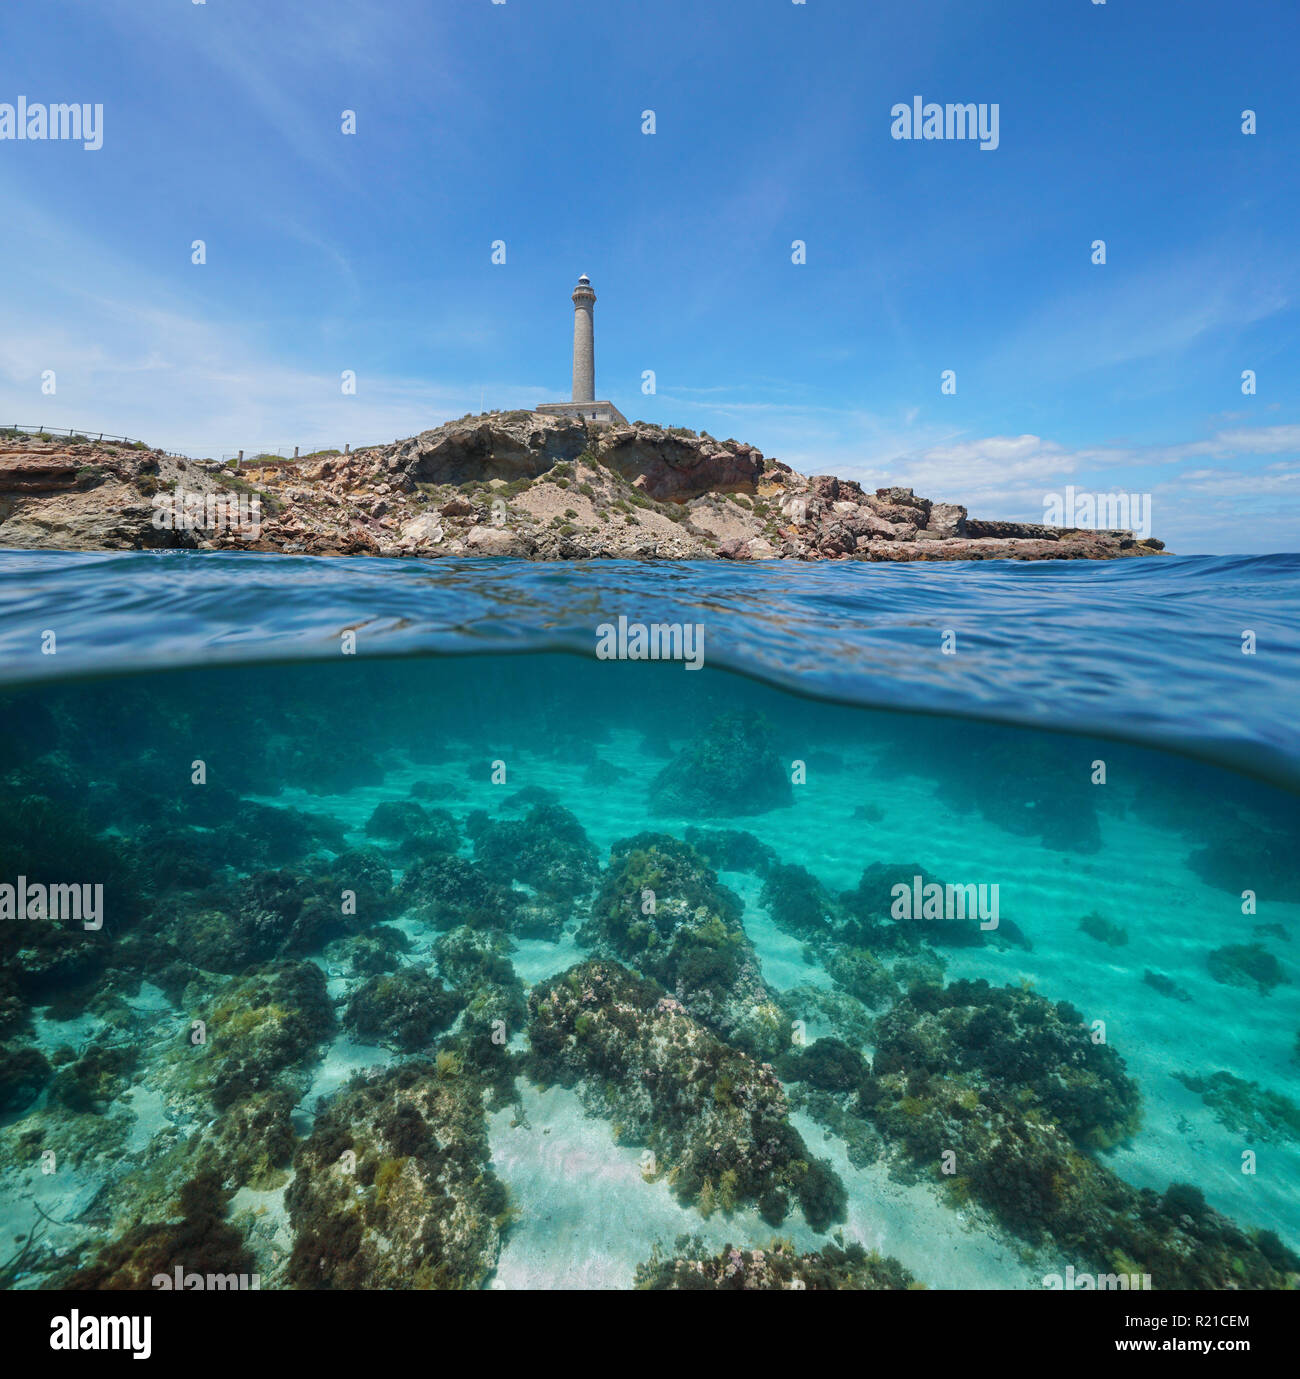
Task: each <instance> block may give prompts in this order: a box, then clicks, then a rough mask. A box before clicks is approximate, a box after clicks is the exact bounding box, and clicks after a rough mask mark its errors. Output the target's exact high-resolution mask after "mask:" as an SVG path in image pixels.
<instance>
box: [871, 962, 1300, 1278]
mask: <svg viewBox="0 0 1300 1379" xmlns="http://www.w3.org/2000/svg"><path fill="white" fill-rule="evenodd" d="M954 985H955V986H958V985H960V986H965V987H970V986H972V985H974V986H978V985H981V984H979V983H974V984H972V983H954ZM939 994H940V993H937V992H934V993H930V995H929V998H928V999H927V997H926V996H924V995H921V997H920V999H919V1001H918V993H917V992H915V991H914V992H913V993H912V994H911V995H910V996H909V997H907V998H906V1000H905V1001H904V1002H902V1003H900V1005H902V1006H904V1007H910V1016H909V1013H908V1011H907V1010H903V1011H900V1012H898V1014H899V1015H901V1016H902V1017H903V1019H902V1021H901V1025H900V1022H899V1021H897V1020H895V1018H894V1017H895V1012H891V1013H890V1015H887V1016H884V1017H882V1020H881V1021H878V1022H877V1027H878V1029H881V1026H882V1024H883V1025H884V1028H883V1029H882V1030H881V1032H882V1036H883V1041H884V1042H883V1043H882V1046H881V1048H880V1049H878V1051H877V1055H876V1060H875V1066H874V1068H873V1075H872V1077H871V1078H869V1079H868V1080H867V1081H866V1082H864V1083H863V1086H862V1088H861V1090H860V1092H859V1094H858V1109H859V1113H860V1114H862V1115H863V1116H865V1117H866V1118H867V1119H868V1120H870V1121H871V1122H872V1123H873V1124H874V1125H875V1126H876V1128H877V1129H878V1130H879V1131H880V1133H881V1134H882V1136H883V1137H884V1140H885V1142H886V1144H887V1145H889V1146H891V1147H892V1148H893V1149H894V1150H895V1151H896V1152H897V1153H898V1154H900V1155H902V1156H903V1158H904V1161H905V1162H908V1163H910V1164H911V1165H913V1166H914V1167H915V1168H917V1169H919V1170H921V1171H924V1172H927V1173H928V1174H930V1175H932V1176H933V1177H934V1178H935V1179H936V1180H937V1181H938V1182H940V1183H942V1184H943V1185H944V1187H945V1188H946V1190H947V1192H948V1195H949V1199H950V1201H951V1202H952V1204H953V1205H954V1206H961V1205H964V1204H965V1203H966V1202H968V1201H970V1200H971V1199H974V1200H975V1201H978V1202H980V1203H981V1204H983V1205H984V1206H985V1207H987V1208H988V1209H989V1210H990V1211H992V1212H993V1213H994V1214H995V1215H996V1216H997V1218H998V1219H999V1220H1000V1221H1001V1222H1002V1223H1003V1224H1004V1225H1006V1226H1008V1227H1009V1228H1010V1229H1011V1230H1013V1231H1015V1232H1016V1233H1017V1234H1018V1235H1021V1236H1023V1237H1024V1238H1025V1239H1027V1240H1030V1241H1033V1242H1036V1243H1042V1242H1045V1241H1048V1240H1050V1241H1052V1242H1054V1243H1055V1244H1056V1245H1057V1246H1058V1247H1060V1248H1061V1250H1062V1251H1064V1253H1065V1257H1066V1258H1067V1259H1071V1260H1079V1261H1088V1262H1089V1263H1090V1264H1091V1265H1093V1266H1096V1267H1097V1268H1099V1269H1101V1270H1102V1271H1103V1272H1106V1271H1113V1272H1115V1273H1117V1274H1129V1275H1132V1274H1144V1273H1145V1274H1149V1275H1150V1277H1151V1286H1152V1287H1155V1288H1160V1289H1179V1288H1203V1289H1215V1288H1283V1287H1287V1286H1289V1284H1288V1274H1289V1273H1290V1272H1291V1271H1293V1270H1294V1269H1295V1268H1296V1267H1297V1261H1295V1257H1294V1256H1293V1255H1292V1254H1291V1253H1290V1251H1289V1250H1287V1249H1286V1247H1285V1246H1283V1245H1282V1244H1281V1242H1280V1241H1278V1240H1277V1238H1276V1237H1275V1236H1273V1235H1272V1234H1271V1232H1246V1231H1243V1230H1241V1229H1239V1228H1238V1227H1236V1226H1234V1225H1233V1223H1232V1222H1231V1221H1229V1220H1228V1219H1227V1218H1226V1217H1223V1216H1221V1215H1219V1214H1218V1213H1217V1212H1214V1211H1212V1210H1210V1209H1209V1208H1208V1207H1205V1208H1204V1209H1203V1210H1197V1211H1196V1212H1195V1213H1194V1214H1190V1215H1189V1213H1188V1210H1187V1208H1188V1204H1189V1202H1190V1201H1191V1200H1192V1199H1191V1197H1190V1195H1189V1194H1188V1193H1187V1192H1186V1191H1185V1190H1183V1189H1181V1188H1180V1187H1178V1186H1177V1185H1175V1187H1174V1188H1171V1189H1170V1191H1169V1192H1168V1193H1166V1194H1165V1196H1163V1197H1162V1196H1160V1195H1159V1194H1157V1193H1156V1192H1154V1191H1152V1190H1151V1189H1149V1188H1143V1189H1140V1190H1139V1189H1135V1188H1133V1187H1131V1186H1130V1185H1129V1184H1127V1183H1125V1182H1124V1181H1123V1180H1122V1179H1120V1178H1119V1177H1117V1176H1116V1175H1115V1174H1114V1173H1112V1172H1111V1171H1110V1170H1109V1169H1108V1168H1106V1167H1104V1166H1103V1165H1102V1164H1100V1163H1098V1162H1097V1160H1096V1159H1094V1158H1092V1157H1091V1156H1090V1155H1089V1154H1088V1153H1086V1152H1084V1151H1083V1150H1082V1149H1081V1148H1080V1147H1079V1144H1078V1141H1079V1139H1080V1138H1082V1139H1084V1140H1089V1141H1092V1142H1096V1141H1097V1138H1098V1137H1097V1136H1096V1135H1094V1134H1093V1133H1092V1132H1091V1131H1085V1133H1084V1134H1083V1135H1082V1136H1080V1131H1081V1130H1082V1129H1083V1128H1084V1127H1085V1126H1086V1125H1089V1124H1091V1125H1092V1127H1093V1128H1094V1129H1097V1128H1100V1129H1101V1131H1102V1133H1101V1136H1100V1139H1101V1142H1103V1143H1104V1142H1105V1141H1107V1140H1109V1139H1110V1138H1111V1136H1112V1130H1111V1129H1110V1128H1109V1127H1113V1126H1114V1125H1115V1119H1116V1116H1117V1114H1119V1113H1120V1112H1122V1111H1123V1110H1124V1109H1125V1108H1126V1106H1127V1105H1128V1100H1129V1098H1126V1097H1124V1096H1123V1095H1122V1089H1121V1095H1119V1096H1118V1097H1117V1096H1116V1095H1112V1093H1114V1092H1115V1091H1116V1084H1115V1082H1114V1080H1113V1079H1111V1078H1107V1077H1105V1076H1103V1077H1101V1078H1096V1077H1095V1075H1094V1074H1095V1070H1093V1072H1091V1073H1090V1072H1088V1071H1086V1070H1084V1072H1083V1076H1082V1081H1081V1083H1080V1084H1079V1085H1077V1086H1076V1085H1072V1084H1074V1083H1075V1082H1076V1081H1077V1080H1078V1079H1079V1075H1080V1068H1079V1065H1078V1064H1074V1065H1071V1064H1070V1063H1069V1061H1068V1060H1062V1059H1060V1058H1057V1059H1056V1060H1055V1061H1056V1067H1055V1069H1054V1070H1052V1071H1050V1072H1049V1073H1048V1074H1047V1076H1046V1077H1045V1078H1044V1079H1038V1078H1034V1077H1033V1076H1032V1073H1031V1074H1030V1076H1029V1077H1028V1078H1027V1079H1025V1080H1021V1078H1017V1080H1013V1081H1006V1080H1001V1079H1000V1078H998V1077H990V1076H989V1072H988V1071H987V1070H986V1068H985V1067H984V1066H983V1065H984V1064H985V1063H986V1062H987V1061H988V1059H987V1058H986V1057H984V1056H982V1055H980V1054H978V1053H977V1054H976V1057H975V1059H974V1062H975V1064H976V1065H977V1066H978V1071H977V1072H973V1073H972V1072H970V1071H963V1070H962V1062H963V1061H964V1058H965V1056H964V1055H958V1060H957V1062H956V1063H955V1064H954V1063H949V1062H947V1061H946V1060H945V1058H944V1056H942V1055H940V1056H939V1057H937V1058H936V1057H934V1056H933V1055H934V1054H935V1053H936V1052H937V1048H936V1045H935V1044H934V1042H933V1041H932V1039H931V1038H930V1037H929V1036H930V1034H932V1033H933V1030H932V1028H931V1029H930V1030H929V1031H926V1030H917V1031H915V1033H914V1034H913V1035H912V1036H911V1037H909V1036H908V1034H907V1032H906V1028H905V1027H906V1026H907V1025H908V1024H909V1023H910V1020H911V1019H914V1018H915V1017H916V1015H917V1014H918V1012H919V1011H921V1010H924V1009H925V1007H927V1005H929V1004H930V1003H932V1002H933V1000H934V998H935V997H936V996H938V995H939ZM926 1013H927V1014H928V1013H930V1012H928V1011H927V1012H926ZM1036 1013H1037V1014H1043V1015H1047V1012H1046V1011H1043V1010H1042V1008H1041V1007H1039V1008H1037V1011H1035V1010H1031V1009H1030V1008H1025V1009H1024V1010H1023V1011H1021V1012H1020V1015H1021V1017H1029V1020H1030V1021H1032V1019H1033V1018H1034V1016H1035V1014H1036ZM927 1023H928V1022H927ZM1050 1023H1051V1021H1050V1019H1049V1026H1050ZM972 1033H974V1034H976V1035H978V1036H979V1037H980V1038H981V1039H983V1037H984V1036H983V1035H982V1034H981V1033H980V1031H979V1030H978V1029H974V1030H972V1028H971V1027H970V1026H967V1028H966V1031H965V1034H966V1035H967V1036H969V1035H971V1034H972ZM1059 1033H1060V1031H1057V1032H1056V1034H1053V1035H1052V1037H1051V1044H1055V1042H1056V1038H1057V1035H1059ZM1045 1052H1046V1055H1047V1060H1048V1066H1049V1067H1050V1065H1051V1062H1052V1061H1053V1055H1052V1053H1051V1050H1050V1045H1049V1048H1048V1050H1046V1051H1045ZM1026 1054H1028V1049H1026ZM999 1061H1000V1060H999ZM1016 1061H1018V1060H1016ZM1021 1071H1022V1074H1023V1073H1024V1072H1028V1071H1029V1070H1028V1069H1022V1070H1021ZM1104 1071H1105V1070H1103V1072H1104ZM1004 1072H1005V1069H1004ZM1054 1083H1055V1084H1056V1085H1055V1086H1054V1085H1053V1084H1054ZM1081 1094H1082V1097H1081ZM1135 1095H1136V1094H1135V1093H1134V1094H1133V1096H1134V1097H1135ZM1062 1106H1063V1108H1064V1112H1065V1114H1064V1116H1063V1119H1064V1121H1065V1125H1061V1124H1058V1123H1057V1122H1056V1121H1055V1120H1054V1119H1052V1114H1053V1112H1052V1110H1049V1107H1051V1108H1061V1107H1062ZM1099 1114H1100V1115H1101V1116H1102V1117H1104V1118H1105V1123H1104V1125H1101V1126H1099V1125H1098V1122H1097V1117H1098V1115H1099ZM1067 1125H1068V1126H1070V1129H1069V1132H1068V1133H1067V1129H1066V1126H1067ZM948 1153H952V1154H954V1155H955V1166H956V1169H957V1172H956V1174H955V1175H951V1176H949V1175H947V1174H945V1173H944V1172H943V1171H942V1168H941V1165H943V1163H944V1162H945V1160H944V1155H945V1154H948ZM1198 1196H1199V1194H1198Z"/></svg>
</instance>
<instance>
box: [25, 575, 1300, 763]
mask: <svg viewBox="0 0 1300 1379" xmlns="http://www.w3.org/2000/svg"><path fill="white" fill-rule="evenodd" d="M620 615H623V616H626V617H627V618H628V619H629V620H631V621H637V622H643V623H656V622H681V623H699V624H701V625H702V626H703V627H704V636H705V660H706V662H707V664H709V665H711V666H713V667H714V668H721V669H726V670H730V671H735V672H739V673H741V674H744V675H747V676H750V677H753V678H755V679H758V680H761V681H764V682H766V683H768V684H771V685H774V686H777V687H779V688H781V689H783V690H786V691H788V692H792V693H796V694H800V695H803V696H808V697H813V698H821V699H827V700H832V701H836V702H840V703H846V704H852V705H857V706H861V707H869V708H882V709H891V710H902V711H906V712H912V713H929V714H944V715H957V716H967V717H974V718H980V719H988V720H993V721H999V722H1006V723H1013V724H1020V725H1026V726H1033V727H1036V728H1042V729H1048V730H1055V731H1061V732H1070V733H1087V734H1096V735H1102V736H1107V737H1112V738H1120V739H1124V740H1128V741H1134V742H1138V743H1140V744H1144V745H1156V746H1162V747H1165V748H1169V749H1173V750H1177V751H1180V752H1184V753H1188V754H1191V755H1195V756H1200V757H1203V758H1206V759H1209V760H1212V761H1214V762H1216V763H1217V764H1219V765H1222V766H1226V767H1228V768H1230V769H1233V770H1236V771H1239V772H1243V773H1246V774H1252V775H1258V776H1262V777H1264V778H1266V779H1269V780H1271V781H1272V782H1273V783H1275V784H1281V785H1284V786H1287V787H1288V788H1291V789H1300V730H1298V729H1297V727H1296V725H1295V722H1294V718H1295V714H1294V705H1295V697H1296V686H1297V684H1300V555H1266V556H1195V557H1161V558H1159V559H1154V558H1153V559H1148V560H1131V561H1115V562H1106V563H1100V562H1084V561H1070V562H1066V561H1059V562H1058V561H1051V562H1017V561H985V562H977V563H976V562H972V563H960V564H959V563H947V562H944V563H940V562H934V563H910V564H898V565H892V564H891V565H883V564H858V563H848V562H835V563H826V564H795V563H774V564H762V565H735V564H732V563H730V562H725V561H716V562H665V563H657V564H641V563H635V562H624V561H599V562H573V563H530V562H518V561H501V560H455V561H453V560H439V561H420V560H379V559H372V558H356V559H347V558H328V559H326V558H313V557H306V556H302V557H294V558H288V557H282V556H261V555H255V554H238V553H233V554H231V553H224V552H187V551H157V552H128V553H121V554H118V553H81V552H4V553H0V684H10V685H16V684H30V683H31V682H40V681H52V680H62V679H70V678H83V677H94V676H102V675H110V674H122V673H134V672H143V671H156V670H160V669H163V668H176V667H194V666H204V665H214V664H231V663H235V664H252V663H258V662H282V661H291V660H303V659H307V660H312V659H315V660H321V661H328V660H331V659H333V658H336V657H338V656H339V654H340V646H341V635H342V633H343V632H345V631H352V632H354V633H355V634H356V651H357V655H358V656H363V657H373V656H461V655H473V654H482V653H489V652H490V653H497V654H500V653H525V654H527V653H535V652H553V651H562V652H568V653H572V654H578V655H585V656H594V655H595V652H596V643H597V633H596V629H597V628H598V626H599V625H600V624H601V623H603V622H609V621H614V620H616V619H617V618H618V617H619V616H620ZM47 632H52V633H54V641H53V644H52V646H51V644H50V642H49V639H48V638H46V637H44V634H45V633H47ZM1247 634H1251V635H1252V636H1253V650H1251V648H1250V645H1249V643H1248V642H1247V640H1246V638H1247ZM945 644H946V645H947V648H948V650H946V651H945ZM1243 648H1245V649H1246V650H1248V651H1250V654H1243Z"/></svg>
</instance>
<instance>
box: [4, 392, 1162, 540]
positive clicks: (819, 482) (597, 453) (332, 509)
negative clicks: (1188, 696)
mask: <svg viewBox="0 0 1300 1379" xmlns="http://www.w3.org/2000/svg"><path fill="white" fill-rule="evenodd" d="M178 493H183V494H184V495H185V499H186V504H187V506H186V508H185V511H184V513H182V514H181V515H180V516H179V517H178V516H177V515H176V514H177V508H176V495H177V494H178ZM236 519H237V520H236ZM0 547H9V548H15V547H20V548H53V549H62V550H142V549H153V548H160V547H191V548H195V547H197V548H203V549H223V550H252V551H261V552H270V553H279V554H286V555H293V554H309V555H382V556H402V555H415V556H423V557H440V556H507V557H515V558H521V559H529V560H587V559H620V560H654V559H671V560H699V559H723V560H738V561H747V560H998V559H1021V560H1073V559H1086V560H1109V559H1113V558H1115V557H1120V556H1125V557H1126V556H1143V555H1154V554H1156V553H1158V552H1159V551H1161V550H1163V549H1164V547H1163V544H1162V543H1161V542H1159V541H1156V540H1152V539H1146V540H1138V539H1137V538H1135V537H1134V535H1133V533H1131V532H1127V531H1101V530H1084V529H1080V528H1073V527H1050V526H1044V525H1041V524H1037V523H1020V522H1000V521H987V520H981V519H978V518H971V517H969V516H968V515H967V512H966V509H965V508H964V507H961V506H960V505H958V504H956V503H940V502H933V501H931V500H930V499H928V498H922V497H920V496H918V495H917V494H915V493H914V492H913V491H912V490H911V489H910V488H901V487H891V488H880V489H877V490H875V492H867V491H865V490H864V489H863V488H862V486H861V485H860V484H858V483H857V482H855V481H854V480H851V479H841V478H837V477H836V476H834V475H830V474H819V475H814V476H813V477H811V478H808V477H805V476H804V475H801V474H798V473H796V472H795V471H794V470H793V469H791V468H790V467H789V466H788V465H786V464H783V463H781V462H780V461H779V460H775V459H771V458H769V457H766V456H764V455H763V453H762V452H761V451H759V450H756V449H754V447H753V446H749V445H744V444H742V443H740V442H739V441H735V440H725V441H719V440H715V439H714V438H713V437H712V436H710V435H708V434H707V433H701V434H698V435H697V434H696V433H694V432H691V431H687V430H684V429H683V428H680V427H669V428H664V427H660V426H651V425H647V424H646V423H644V422H632V423H629V424H626V425H619V426H610V427H597V426H594V425H592V426H589V425H587V424H586V423H584V422H583V421H582V420H580V419H577V418H573V417H563V416H551V415H544V414H542V413H538V412H505V413H490V414H486V415H483V416H478V417H465V418H462V419H461V420H459V421H453V422H448V423H446V424H445V425H443V426H439V427H435V428H434V429H433V430H430V431H424V432H421V434H420V435H418V436H413V437H410V438H409V439H407V440H402V441H395V442H394V443H393V444H391V445H386V446H377V447H372V448H369V449H364V450H358V451H355V452H353V453H351V454H343V455H340V454H338V453H336V452H329V453H321V454H316V455H310V456H305V457H303V458H302V459H297V460H292V461H290V460H283V459H279V458H277V457H258V458H257V459H254V460H250V461H249V462H248V463H246V464H245V465H243V466H242V467H241V468H240V469H239V470H238V471H236V470H233V469H231V468H229V467H225V466H222V465H219V464H216V463H214V462H212V461H203V460H189V459H184V458H181V457H178V456H172V455H165V454H163V453H162V452H159V451H150V450H145V449H140V448H133V447H131V446H123V445H109V444H103V443H92V442H89V441H82V440H78V441H77V442H76V443H75V444H74V443H68V442H60V441H53V440H49V439H48V438H34V437H27V436H14V435H12V434H10V435H9V437H8V438H5V437H0Z"/></svg>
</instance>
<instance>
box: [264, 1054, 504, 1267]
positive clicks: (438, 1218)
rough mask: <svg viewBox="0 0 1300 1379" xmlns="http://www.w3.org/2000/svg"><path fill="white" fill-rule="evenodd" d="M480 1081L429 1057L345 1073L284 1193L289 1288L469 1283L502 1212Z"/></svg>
mask: <svg viewBox="0 0 1300 1379" xmlns="http://www.w3.org/2000/svg"><path fill="white" fill-rule="evenodd" d="M490 1159H491V1151H490V1147H489V1145H488V1138H487V1123H486V1118H485V1116H484V1112H483V1106H482V1100H481V1095H480V1092H479V1090H478V1088H477V1086H476V1084H475V1083H474V1082H473V1081H472V1080H470V1079H467V1078H461V1077H457V1076H454V1075H448V1074H447V1072H444V1073H442V1074H441V1075H440V1073H439V1070H438V1067H437V1065H436V1064H432V1063H407V1064H404V1065H402V1066H401V1067H398V1068H393V1069H389V1070H387V1071H383V1072H375V1073H371V1074H369V1075H368V1076H359V1077H357V1078H354V1079H353V1081H352V1082H351V1083H349V1084H348V1086H347V1087H346V1088H344V1089H343V1090H342V1091H341V1092H339V1093H338V1094H337V1095H336V1096H335V1097H334V1098H333V1100H332V1101H330V1102H329V1104H328V1105H327V1106H326V1107H325V1108H324V1109H323V1110H322V1111H321V1113H320V1114H319V1115H318V1116H317V1118H316V1123H315V1126H314V1127H313V1130H312V1133H311V1136H310V1138H309V1139H308V1140H307V1141H306V1142H305V1143H304V1144H303V1146H302V1147H301V1149H300V1150H299V1151H298V1154H297V1157H296V1159H295V1162H294V1167H295V1175H294V1180H293V1182H292V1184H291V1185H290V1187H289V1190H288V1192H287V1193H286V1194H285V1204H286V1206H287V1207H288V1209H289V1216H290V1220H291V1222H292V1224H293V1229H294V1246H293V1255H292V1258H291V1260H290V1263H289V1274H288V1277H289V1283H290V1286H292V1287H295V1288H328V1289H351V1288H477V1287H479V1286H480V1285H482V1284H483V1283H484V1282H485V1281H486V1279H487V1278H488V1276H489V1275H490V1273H491V1272H492V1270H493V1269H494V1268H495V1266H496V1261H497V1256H498V1254H499V1252H500V1247H501V1235H502V1231H503V1230H504V1229H505V1227H506V1225H507V1224H508V1221H509V1202H508V1195H507V1192H506V1189H505V1187H504V1186H503V1185H502V1183H501V1181H500V1180H499V1179H498V1178H497V1176H496V1174H495V1173H493V1171H492V1169H491V1166H490Z"/></svg>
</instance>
